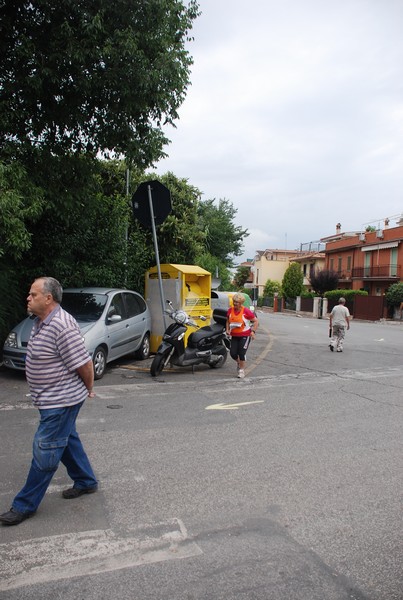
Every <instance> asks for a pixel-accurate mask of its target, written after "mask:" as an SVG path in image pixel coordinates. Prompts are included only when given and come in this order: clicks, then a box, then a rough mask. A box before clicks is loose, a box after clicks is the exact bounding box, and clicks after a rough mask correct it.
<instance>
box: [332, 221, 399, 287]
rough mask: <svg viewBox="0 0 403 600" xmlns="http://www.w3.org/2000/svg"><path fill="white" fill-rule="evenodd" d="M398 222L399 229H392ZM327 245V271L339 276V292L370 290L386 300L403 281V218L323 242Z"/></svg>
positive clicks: (338, 226) (340, 234)
mask: <svg viewBox="0 0 403 600" xmlns="http://www.w3.org/2000/svg"><path fill="white" fill-rule="evenodd" d="M392 219H395V226H392V227H391V226H390V223H391V221H392ZM321 241H322V242H323V243H325V266H324V268H325V269H330V270H333V271H336V272H337V273H338V275H339V288H340V289H352V290H366V291H367V292H368V294H369V295H371V296H383V295H384V294H385V292H386V290H387V289H388V288H389V287H390V286H391V285H392V284H393V283H399V282H400V281H401V267H402V265H403V217H401V216H397V217H389V218H386V219H384V220H383V222H382V225H380V224H379V223H378V225H377V226H376V227H371V226H368V227H366V228H363V229H362V230H361V231H355V232H350V233H342V232H341V225H340V223H338V224H337V226H336V234H335V235H333V236H328V237H326V238H322V239H321Z"/></svg>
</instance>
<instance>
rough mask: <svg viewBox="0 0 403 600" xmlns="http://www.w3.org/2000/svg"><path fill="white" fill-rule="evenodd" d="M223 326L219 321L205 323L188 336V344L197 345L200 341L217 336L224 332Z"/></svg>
mask: <svg viewBox="0 0 403 600" xmlns="http://www.w3.org/2000/svg"><path fill="white" fill-rule="evenodd" d="M223 329H224V328H223V326H222V325H218V323H212V324H211V325H205V326H204V327H201V328H200V329H198V330H197V331H194V332H193V333H191V334H190V336H189V338H188V346H191V347H196V346H197V345H198V344H200V342H201V341H202V340H204V339H206V338H209V337H215V336H217V335H220V333H222V332H223Z"/></svg>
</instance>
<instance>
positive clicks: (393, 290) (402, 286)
mask: <svg viewBox="0 0 403 600" xmlns="http://www.w3.org/2000/svg"><path fill="white" fill-rule="evenodd" d="M385 296H386V300H387V303H388V304H389V305H390V306H398V305H400V303H401V302H403V283H402V282H400V283H393V284H392V285H391V286H390V287H389V289H388V290H387V291H386V294H385Z"/></svg>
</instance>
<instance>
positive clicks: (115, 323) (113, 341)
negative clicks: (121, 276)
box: [106, 292, 131, 361]
mask: <svg viewBox="0 0 403 600" xmlns="http://www.w3.org/2000/svg"><path fill="white" fill-rule="evenodd" d="M117 317H120V320H116V319H117ZM106 328H107V332H108V348H109V351H108V361H110V360H114V359H116V358H119V357H120V356H123V355H125V354H128V352H130V337H131V334H130V322H129V319H128V318H127V314H126V308H125V303H124V300H123V294H122V292H117V293H115V294H114V295H113V297H112V299H111V302H110V305H109V307H108V311H107V315H106Z"/></svg>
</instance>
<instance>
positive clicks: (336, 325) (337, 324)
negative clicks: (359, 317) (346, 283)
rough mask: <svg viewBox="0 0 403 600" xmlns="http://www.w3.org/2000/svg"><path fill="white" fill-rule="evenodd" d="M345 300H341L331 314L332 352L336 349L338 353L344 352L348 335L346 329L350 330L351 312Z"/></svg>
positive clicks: (330, 345)
mask: <svg viewBox="0 0 403 600" xmlns="http://www.w3.org/2000/svg"><path fill="white" fill-rule="evenodd" d="M345 303H346V299H345V298H339V303H338V304H336V306H334V307H333V310H332V312H331V313H330V328H331V329H332V339H331V340H330V344H329V347H330V350H331V351H332V352H333V350H334V349H335V348H336V352H343V341H344V337H345V335H346V328H347V329H350V312H349V310H348V308H347V306H344V305H345Z"/></svg>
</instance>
